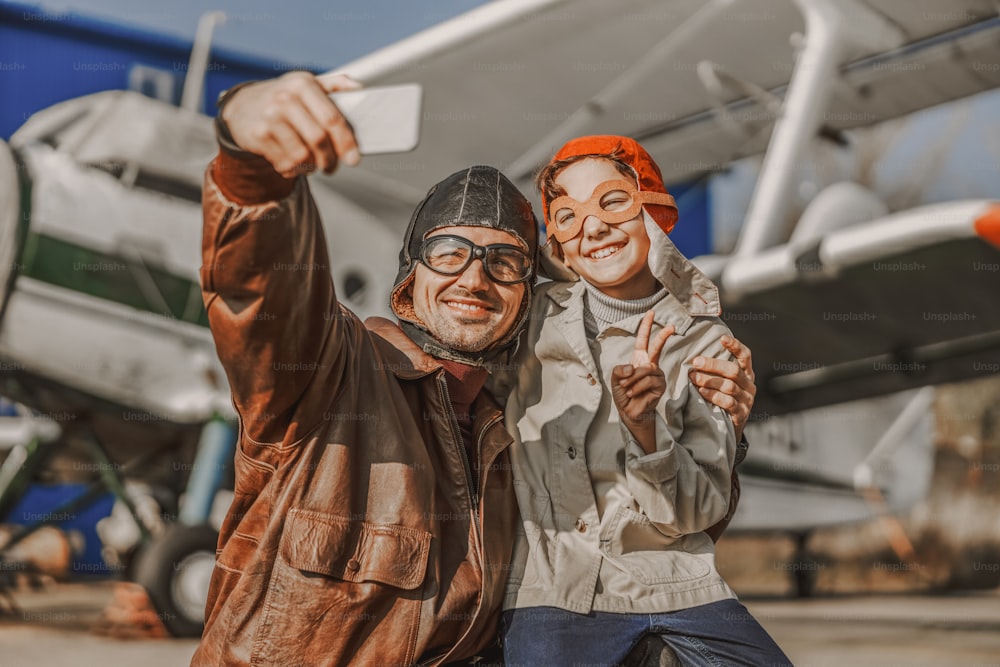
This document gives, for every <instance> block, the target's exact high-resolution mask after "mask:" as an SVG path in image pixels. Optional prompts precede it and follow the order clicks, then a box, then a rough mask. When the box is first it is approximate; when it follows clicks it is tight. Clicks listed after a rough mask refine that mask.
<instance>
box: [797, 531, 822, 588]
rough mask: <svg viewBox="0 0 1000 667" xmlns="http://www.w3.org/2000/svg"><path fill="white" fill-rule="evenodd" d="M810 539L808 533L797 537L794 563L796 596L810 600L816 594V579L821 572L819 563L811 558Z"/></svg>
mask: <svg viewBox="0 0 1000 667" xmlns="http://www.w3.org/2000/svg"><path fill="white" fill-rule="evenodd" d="M808 539H809V534H808V533H803V534H801V535H798V536H797V537H796V546H795V560H794V561H793V562H792V573H793V575H794V579H795V595H796V596H797V597H800V598H810V597H812V596H813V593H815V592H816V579H817V572H818V570H819V561H817V560H816V559H815V558H813V557H812V556H810V555H809V552H808V550H807V549H806V541H807V540H808Z"/></svg>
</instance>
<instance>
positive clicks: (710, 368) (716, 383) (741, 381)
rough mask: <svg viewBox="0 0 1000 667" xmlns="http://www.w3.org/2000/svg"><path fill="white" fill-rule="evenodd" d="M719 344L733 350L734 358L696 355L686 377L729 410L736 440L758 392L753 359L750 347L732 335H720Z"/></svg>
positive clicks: (712, 399) (710, 399) (715, 401)
mask: <svg viewBox="0 0 1000 667" xmlns="http://www.w3.org/2000/svg"><path fill="white" fill-rule="evenodd" d="M722 345H723V347H725V348H726V349H727V350H729V351H730V352H732V353H733V356H734V357H736V361H727V360H725V359H713V358H711V357H695V358H694V359H692V360H691V366H692V367H693V370H691V372H690V374H689V377H690V378H691V382H693V383H694V385H695V386H696V387H697V388H698V393H699V394H701V395H702V396H703V397H704V398H705V400H706V401H708V402H709V403H712V404H714V405H718V406H719V407H720V408H722V409H723V410H725V411H726V412H728V413H729V417H730V419H732V420H733V426H735V427H736V439H737V440H739V439H740V437H741V436H742V434H743V427H744V426H746V423H747V418H748V417H749V416H750V409H751V408H753V400H754V397H755V396H756V395H757V385H756V384H754V373H753V359H752V358H751V356H750V348H748V347H747V346H746V345H744V344H743V343H741V342H740V341H738V340H736V339H735V338H733V337H732V336H723V337H722Z"/></svg>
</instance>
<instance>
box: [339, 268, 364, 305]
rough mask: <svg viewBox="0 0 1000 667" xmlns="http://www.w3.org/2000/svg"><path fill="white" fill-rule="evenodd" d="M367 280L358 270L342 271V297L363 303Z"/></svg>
mask: <svg viewBox="0 0 1000 667" xmlns="http://www.w3.org/2000/svg"><path fill="white" fill-rule="evenodd" d="M367 286H368V281H367V280H366V279H365V277H364V275H362V274H361V273H360V272H359V271H347V272H346V273H344V297H346V298H347V299H350V300H351V301H353V302H354V303H364V300H365V288H366V287H367Z"/></svg>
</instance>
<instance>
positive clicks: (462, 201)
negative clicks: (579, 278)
mask: <svg viewBox="0 0 1000 667" xmlns="http://www.w3.org/2000/svg"><path fill="white" fill-rule="evenodd" d="M453 226H467V227H489V228H491V229H499V230H501V231H505V232H508V233H510V234H512V235H514V236H515V237H516V238H517V239H519V240H520V241H521V243H523V244H524V247H525V248H526V249H527V251H528V254H529V255H530V256H531V259H532V262H531V267H532V268H531V277H530V278H529V279H528V281H527V282H526V283H525V285H526V287H527V289H525V291H524V299H523V300H522V302H521V306H520V311H519V315H518V318H517V319H516V320H515V323H514V326H513V327H512V328H511V331H510V332H508V334H507V335H506V336H504V337H503V338H502V339H500V340H498V341H497V342H495V343H494V344H493V345H492V346H491V347H490V348H488V349H486V350H482V351H481V352H476V353H469V352H461V351H458V350H451V349H448V348H445V347H444V346H443V345H442V344H441V342H440V341H438V340H437V339H435V338H434V337H433V336H431V334H430V332H428V331H427V329H426V327H425V326H424V325H423V323H422V322H420V320H419V318H418V317H417V316H416V313H415V312H414V310H413V291H412V289H411V288H412V285H413V276H414V273H415V271H416V268H417V263H418V262H419V261H420V259H419V258H420V246H421V244H422V243H423V241H424V239H425V238H427V236H428V235H429V234H430V233H431V232H433V231H434V230H436V229H440V228H442V227H453ZM537 253H538V222H537V220H536V219H535V215H534V213H533V212H532V210H531V203H530V202H529V201H528V199H527V198H526V197H525V196H524V195H523V194H522V193H521V191H520V190H518V189H517V187H516V186H515V185H514V184H513V183H511V182H510V180H509V179H508V178H507V177H506V176H504V175H503V174H502V173H500V171H499V170H498V169H496V168H494V167H488V166H482V165H477V166H473V167H469V168H468V169H463V170H461V171H457V172H455V173H454V174H452V175H451V176H448V177H447V178H445V179H444V180H442V181H441V182H439V183H438V184H436V185H434V186H433V187H431V189H430V191H428V193H427V196H426V197H424V200H423V201H422V202H420V204H418V205H417V208H416V210H414V212H413V216H412V217H411V218H410V224H409V226H408V227H407V229H406V235H405V236H404V238H403V247H402V249H401V250H400V252H399V271H398V273H397V274H396V281H395V283H394V285H393V288H392V293H391V295H390V298H389V305H390V307H391V308H392V312H393V313H395V315H396V317H398V318H399V320H400V326H401V327H402V328H403V330H404V331H405V332H406V334H407V335H408V336H409V337H410V338H411V339H412V340H413V341H414V342H416V343H417V344H418V345H420V346H421V347H422V348H423V349H424V351H425V352H427V353H428V354H431V355H432V356H435V357H439V358H444V359H454V360H456V361H462V362H464V363H471V364H475V365H483V364H485V363H487V362H489V361H491V360H494V359H495V358H496V357H497V356H498V355H499V354H501V353H502V352H504V351H505V350H507V349H509V348H510V347H511V345H512V344H513V343H514V342H515V341H516V339H517V336H518V334H519V333H520V332H521V328H522V327H523V326H524V322H525V321H526V320H527V317H528V311H529V308H530V305H531V294H532V287H533V285H534V282H535V272H536V267H537Z"/></svg>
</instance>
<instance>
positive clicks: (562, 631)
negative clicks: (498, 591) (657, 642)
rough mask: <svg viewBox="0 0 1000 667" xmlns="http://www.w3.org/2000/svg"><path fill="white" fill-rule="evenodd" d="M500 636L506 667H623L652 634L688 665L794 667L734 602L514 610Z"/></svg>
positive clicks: (742, 607) (501, 629) (754, 620)
mask: <svg viewBox="0 0 1000 667" xmlns="http://www.w3.org/2000/svg"><path fill="white" fill-rule="evenodd" d="M500 633H501V637H502V640H503V650H504V661H505V663H506V665H507V667H562V666H565V667H598V666H599V665H600V666H608V667H609V666H611V665H617V664H620V663H621V662H622V661H623V660H624V659H625V656H626V655H628V652H629V651H630V650H632V647H634V646H635V645H636V643H637V642H638V641H639V639H640V638H641V637H642V636H643V635H645V634H647V633H653V634H657V635H660V636H661V637H662V638H663V641H665V642H666V643H667V644H669V645H670V647H671V648H672V649H673V650H674V652H675V653H676V654H677V657H678V659H679V660H680V661H681V664H683V665H685V666H687V665H713V666H715V665H751V666H754V667H762V666H766V667H779V666H782V665H791V664H792V663H791V661H790V660H789V659H788V658H787V657H786V656H785V654H784V653H783V652H782V651H781V649H780V648H778V645H777V644H775V643H774V640H773V639H771V636H770V635H768V634H767V632H766V631H765V630H764V628H762V627H761V625H760V623H758V622H757V620H756V619H755V618H754V617H753V616H751V615H750V612H749V611H747V608H746V607H744V606H743V605H742V604H740V602H739V601H738V600H732V599H730V600H720V601H719V602H712V603H710V604H705V605H701V606H698V607H691V608H690V609H682V610H680V611H674V612H667V613H660V614H613V613H607V612H599V611H598V612H591V613H589V614H575V613H573V612H571V611H564V610H562V609H558V608H556V607H530V608H527V609H512V610H510V611H506V612H504V614H503V619H502V621H501V623H500Z"/></svg>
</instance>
